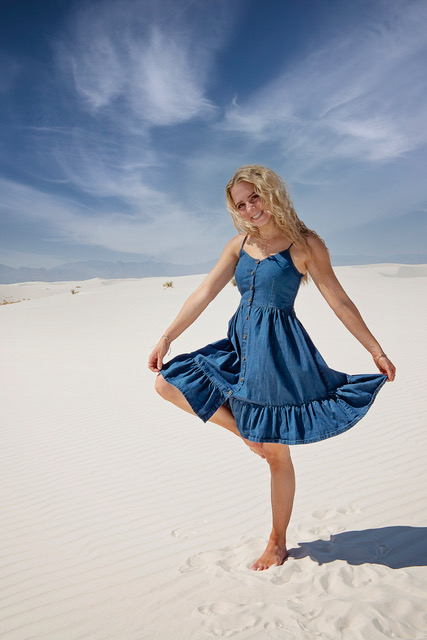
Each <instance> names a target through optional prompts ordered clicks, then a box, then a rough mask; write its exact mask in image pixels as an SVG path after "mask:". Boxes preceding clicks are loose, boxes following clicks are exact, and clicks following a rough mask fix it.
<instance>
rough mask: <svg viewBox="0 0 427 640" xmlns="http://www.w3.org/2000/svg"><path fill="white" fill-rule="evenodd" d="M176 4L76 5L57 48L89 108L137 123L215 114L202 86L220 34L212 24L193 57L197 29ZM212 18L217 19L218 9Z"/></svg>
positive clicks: (113, 2) (127, 0) (165, 1)
mask: <svg viewBox="0 0 427 640" xmlns="http://www.w3.org/2000/svg"><path fill="white" fill-rule="evenodd" d="M221 5H223V2H222V1H221V2H220V3H219V8H220V6H221ZM178 7H179V5H176V4H175V6H174V3H173V2H171V1H168V0H162V1H161V2H158V3H157V4H156V3H152V2H151V3H150V2H143V3H141V2H135V0H123V1H122V2H118V1H117V0H107V1H106V2H102V3H93V4H87V5H84V6H83V7H79V9H78V12H77V14H76V15H75V18H74V20H73V23H72V25H71V27H70V29H69V35H68V37H66V38H62V39H61V40H59V41H58V43H57V51H58V62H59V65H60V68H61V70H62V71H63V72H64V74H65V76H67V75H68V74H69V77H70V79H71V80H72V82H73V84H74V87H75V90H76V91H77V93H78V94H79V96H80V97H81V99H82V100H83V104H84V105H86V107H87V108H88V109H89V110H91V111H92V112H93V113H96V112H102V111H103V110H106V109H109V110H110V113H111V111H112V110H115V111H116V113H119V112H121V113H122V114H123V115H124V116H125V118H126V119H129V118H131V119H132V120H133V122H132V123H130V124H133V125H135V123H138V126H142V125H143V124H144V123H145V124H147V125H149V126H159V125H172V124H177V123H181V122H185V121H188V120H190V119H192V118H195V117H207V116H209V115H210V114H211V113H212V112H213V111H214V110H215V107H214V105H213V104H212V102H211V101H209V100H208V98H207V97H206V84H207V82H208V79H209V75H208V71H209V69H210V67H211V65H212V58H213V56H214V54H215V51H216V50H217V49H218V47H219V45H220V43H221V41H222V39H223V35H222V34H221V29H217V28H215V26H216V25H215V24H214V25H210V26H211V34H212V33H213V34H214V35H211V36H210V37H209V39H208V42H206V41H203V45H204V46H203V55H198V48H199V45H200V44H201V41H202V38H201V37H200V35H201V34H200V31H199V30H197V31H194V30H192V29H191V25H190V27H189V26H188V24H186V21H185V16H184V9H185V7H181V11H178V12H177V9H178ZM168 18H169V19H168ZM212 18H213V21H214V22H216V23H218V22H220V21H221V20H222V16H221V11H219V12H218V15H217V16H216V17H215V16H212Z"/></svg>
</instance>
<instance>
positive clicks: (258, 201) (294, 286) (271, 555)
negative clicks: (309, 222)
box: [149, 165, 395, 570]
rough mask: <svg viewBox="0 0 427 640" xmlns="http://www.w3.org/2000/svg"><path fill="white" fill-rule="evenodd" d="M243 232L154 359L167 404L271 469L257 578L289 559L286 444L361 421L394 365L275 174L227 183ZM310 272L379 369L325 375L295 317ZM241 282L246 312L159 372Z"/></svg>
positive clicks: (246, 170)
mask: <svg viewBox="0 0 427 640" xmlns="http://www.w3.org/2000/svg"><path fill="white" fill-rule="evenodd" d="M226 194H227V202H228V207H229V210H230V213H231V215H232V217H233V220H234V223H235V225H236V227H237V228H238V229H239V230H240V231H243V232H244V233H245V234H246V235H244V236H243V233H241V234H239V235H238V236H236V237H235V238H233V239H232V240H230V242H229V243H228V244H227V246H226V247H225V249H224V251H223V253H222V256H221V258H220V259H219V261H218V263H217V265H216V266H215V267H214V269H213V270H212V271H211V273H209V274H208V276H207V277H206V278H205V280H204V281H203V282H202V284H201V285H200V286H199V288H198V289H197V290H196V291H195V292H194V293H193V294H192V295H191V296H190V297H189V298H188V300H187V301H186V302H185V304H184V306H183V308H182V310H181V311H180V313H179V314H178V316H177V317H176V319H175V320H174V321H173V322H172V324H171V325H170V327H169V328H168V329H167V330H166V332H165V334H164V335H163V336H162V337H161V339H160V341H159V343H158V344H157V346H156V347H155V349H154V350H153V352H152V353H151V355H150V357H149V367H150V369H151V370H152V371H154V372H157V373H160V374H161V375H159V376H158V377H157V380H156V389H157V391H158V392H159V393H160V395H162V396H163V397H164V398H165V399H167V400H169V401H170V402H172V403H174V404H175V405H177V406H178V407H180V408H181V409H184V410H185V411H188V412H189V413H194V414H195V415H197V416H198V417H199V418H201V419H202V420H203V421H204V422H207V421H210V422H213V423H215V424H218V425H220V426H222V427H224V428H226V429H228V430H229V431H231V432H232V433H234V434H235V435H237V436H239V437H240V438H241V439H242V440H243V441H244V442H245V444H246V445H248V447H249V448H250V449H251V450H252V451H254V452H255V453H256V454H258V455H260V456H261V457H262V458H265V459H266V460H267V462H268V464H269V466H270V472H271V504H272V512H273V527H272V531H271V535H270V539H269V542H268V545H267V548H266V550H265V552H264V553H263V555H262V556H261V557H260V558H259V559H258V560H257V561H256V562H255V563H254V564H253V565H252V568H253V569H255V570H263V569H268V568H269V567H270V566H272V565H274V564H281V563H282V562H283V561H284V560H285V558H286V557H287V554H288V552H287V549H286V530H287V527H288V524H289V520H290V517H291V512H292V506H293V499H294V490H295V477H294V470H293V466H292V461H291V457H290V451H289V445H294V444H305V443H309V442H317V441H319V440H324V439H326V438H330V437H332V436H335V435H338V434H340V433H342V432H344V431H346V430H348V429H350V428H351V427H352V426H353V425H354V424H356V422H358V421H359V420H360V419H361V418H362V417H363V416H364V415H365V414H366V412H367V411H368V409H369V407H370V406H371V405H372V402H373V401H374V398H375V396H376V394H377V393H378V391H379V390H380V388H381V387H382V385H383V384H384V382H385V381H386V380H387V379H388V380H393V379H394V376H395V368H394V366H393V364H392V363H391V361H390V360H389V359H388V358H387V356H386V355H385V354H384V352H383V350H382V348H381V346H380V345H379V343H378V342H377V340H376V339H375V338H374V336H373V335H372V334H371V332H370V331H369V329H368V328H367V326H366V324H365V323H364V321H363V319H362V318H361V316H360V314H359V312H358V310H357V308H356V307H355V305H354V304H353V303H352V301H351V300H350V299H349V297H348V296H347V294H346V293H345V291H344V290H343V288H342V287H341V285H340V283H339V282H338V280H337V278H336V276H335V274H334V272H333V270H332V267H331V263H330V260H329V254H328V251H327V249H326V247H325V245H324V243H323V241H322V240H321V239H320V238H319V237H318V236H317V234H316V233H315V232H313V231H310V230H309V229H308V228H307V227H306V226H305V224H304V223H303V222H302V221H301V220H300V219H299V218H298V216H297V214H296V213H295V210H294V207H293V205H292V203H291V201H290V198H289V196H288V193H287V190H286V187H285V184H284V182H283V180H282V179H281V178H280V177H279V176H278V175H277V174H275V173H274V172H273V171H271V170H270V169H267V168H265V167H261V166H257V165H249V166H246V167H242V168H241V169H239V170H238V171H237V172H236V174H235V175H234V176H233V178H232V179H231V180H230V182H229V183H228V184H227V187H226ZM307 274H309V275H310V276H311V278H312V279H313V281H314V282H315V284H316V286H317V287H318V288H319V290H320V292H321V293H322V295H323V296H324V298H325V300H326V301H327V302H328V304H329V305H330V306H331V308H332V309H333V310H334V311H335V313H336V315H337V316H338V317H339V319H340V320H341V321H342V322H343V324H344V325H345V326H346V327H347V329H348V330H349V331H350V332H351V333H352V334H353V335H354V336H355V337H356V338H357V339H358V340H359V342H360V343H361V344H362V345H363V346H364V347H365V348H366V349H368V351H369V352H370V353H371V354H372V357H373V360H374V362H375V364H376V365H377V367H378V369H379V371H380V373H377V374H360V375H349V374H345V373H342V372H340V371H335V370H333V369H331V368H329V367H328V366H327V364H326V362H325V361H324V360H323V358H322V356H321V355H320V353H319V352H318V350H317V349H316V347H315V346H314V344H313V342H312V341H311V339H310V337H309V336H308V334H307V332H306V331H305V329H304V327H303V326H302V325H301V323H300V322H299V320H298V319H297V317H296V315H295V311H294V300H295V297H296V295H297V293H298V290H299V287H300V284H301V281H302V279H303V278H304V277H306V276H307ZM233 276H235V279H236V283H237V286H238V288H239V291H240V293H241V300H240V304H239V306H238V309H237V311H236V313H235V314H234V316H233V317H232V318H231V320H230V323H229V329H228V335H227V337H226V338H224V339H223V340H219V341H217V342H215V343H213V344H208V345H207V346H206V347H203V348H202V349H199V350H197V351H194V352H192V353H189V354H182V355H179V356H177V357H176V358H173V359H172V360H170V361H169V362H167V363H166V364H165V365H163V358H164V357H165V355H166V353H167V352H168V349H169V346H170V343H171V342H172V340H174V339H175V338H177V337H178V336H179V335H180V334H181V333H182V332H183V331H185V329H186V328H187V327H189V326H190V325H191V324H192V323H193V322H194V320H195V319H196V318H197V317H198V316H199V315H200V314H201V313H202V311H203V310H204V309H205V308H206V307H207V305H208V304H209V303H210V302H211V300H213V298H214V297H215V296H216V295H217V293H218V292H219V291H220V290H221V289H222V288H223V287H224V286H225V285H226V284H227V283H228V282H229V281H230V279H231V278H232V277H233Z"/></svg>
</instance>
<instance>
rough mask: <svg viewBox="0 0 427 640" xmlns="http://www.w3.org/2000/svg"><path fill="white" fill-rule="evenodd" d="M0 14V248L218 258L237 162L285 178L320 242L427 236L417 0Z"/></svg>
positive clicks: (92, 7) (383, 253) (369, 248)
mask: <svg viewBox="0 0 427 640" xmlns="http://www.w3.org/2000/svg"><path fill="white" fill-rule="evenodd" d="M0 16H1V19H0V116H1V117H0V131H1V134H0V151H1V153H0V262H2V263H3V264H7V265H10V266H15V267H17V266H35V267H40V266H44V267H51V266H54V265H57V264H60V263H64V262H73V261H77V260H91V259H96V260H109V261H118V260H121V261H142V260H147V259H153V260H157V261H171V262H176V263H184V264H189V263H196V262H202V261H205V260H210V259H212V258H215V256H217V255H219V253H220V251H221V249H222V247H223V245H224V244H225V243H226V242H227V240H228V239H229V238H230V237H232V235H234V233H235V231H234V227H233V226H232V223H231V221H230V218H229V215H228V213H227V212H226V209H225V198H224V186H225V184H226V182H227V181H228V179H229V178H230V176H231V175H232V174H233V172H234V170H235V169H236V168H237V167H238V166H240V165H242V164H248V163H261V164H265V165H267V166H270V167H271V168H272V169H274V170H275V171H277V172H278V173H280V174H281V175H282V176H283V177H284V178H285V180H286V181H287V182H288V184H289V185H290V189H291V193H292V195H293V199H294V202H295V206H296V209H297V212H298V213H299V215H300V217H301V218H302V219H303V220H304V221H305V222H306V224H307V225H308V226H309V227H311V228H314V229H316V230H317V231H318V232H319V233H320V235H322V236H323V237H324V238H325V240H326V242H327V244H328V246H329V247H330V250H331V253H332V255H350V256H351V255H368V256H379V257H381V258H383V257H385V258H387V257H391V256H394V255H396V254H406V255H408V256H409V257H410V256H412V255H418V254H426V253H427V251H426V239H427V233H426V218H427V206H426V203H427V197H426V196H427V194H426V191H427V180H426V177H425V172H426V165H427V163H426V156H427V151H426V143H427V126H426V115H427V108H426V107H427V74H426V71H425V69H426V68H427V38H426V33H427V2H426V1H425V0H422V1H412V0H352V1H347V0H336V1H335V0H283V1H271V0H270V1H268V0H263V1H258V0H102V1H100V2H97V1H92V0H86V1H85V0H38V1H35V0H33V1H30V0H20V1H19V2H16V1H15V0H2V3H1V8H0ZM409 259H410V258H409Z"/></svg>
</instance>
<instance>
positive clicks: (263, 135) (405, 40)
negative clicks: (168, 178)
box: [223, 2, 427, 167]
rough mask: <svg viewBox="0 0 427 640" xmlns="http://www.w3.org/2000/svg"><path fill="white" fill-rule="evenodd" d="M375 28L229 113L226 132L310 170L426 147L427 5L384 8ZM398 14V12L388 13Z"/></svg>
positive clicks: (327, 50) (324, 51) (356, 33)
mask: <svg viewBox="0 0 427 640" xmlns="http://www.w3.org/2000/svg"><path fill="white" fill-rule="evenodd" d="M379 6H381V7H383V8H384V7H387V8H388V10H387V15H385V14H384V15H378V20H377V23H376V24H375V28H372V24H370V25H369V26H366V25H362V26H355V28H354V29H353V30H352V32H351V33H343V34H342V35H340V36H338V37H335V38H333V39H331V40H330V41H329V42H328V44H327V45H325V46H324V47H322V48H318V49H317V50H316V51H312V52H311V53H310V54H309V55H307V56H306V57H305V58H303V59H302V60H301V61H300V62H299V63H298V64H296V65H293V66H292V67H289V66H286V67H285V68H284V69H283V71H282V73H281V74H280V75H279V77H277V78H276V79H275V80H274V81H272V82H270V83H269V84H268V85H266V86H265V87H263V88H261V89H259V88H258V89H257V92H256V94H254V95H253V96H252V97H251V98H250V99H249V100H248V101H247V102H246V103H243V104H240V103H239V102H238V101H235V102H234V103H233V104H232V105H231V106H230V107H229V108H228V109H227V112H226V116H225V121H224V124H223V126H224V127H225V128H226V129H227V130H233V131H236V132H241V133H242V134H252V135H253V136H254V137H255V138H257V139H258V140H259V141H260V142H263V141H267V140H269V139H271V136H272V133H273V132H274V134H275V135H276V136H277V138H278V140H279V141H281V143H282V145H283V149H286V153H287V154H292V155H296V156H299V157H300V158H301V157H304V158H305V163H306V166H307V167H310V166H313V165H315V164H317V163H319V162H324V161H325V160H330V159H340V158H350V159H355V160H358V161H361V162H366V161H371V162H375V161H381V162H383V161H387V160H390V159H393V158H396V157H398V156H399V155H401V154H404V153H406V152H408V151H411V150H413V149H416V148H418V147H419V146H420V145H423V144H425V143H426V142H427V131H426V128H425V126H424V119H425V114H424V113H423V109H421V108H420V105H425V103H426V99H427V84H426V83H425V81H423V78H425V71H424V69H425V64H426V58H427V41H426V38H425V34H426V31H427V5H426V4H425V3H424V2H408V3H404V4H403V3H395V2H393V3H387V4H386V5H379ZM393 8H394V9H396V11H397V9H399V11H397V12H396V14H393V11H392V10H390V9H393Z"/></svg>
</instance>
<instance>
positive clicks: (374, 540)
mask: <svg viewBox="0 0 427 640" xmlns="http://www.w3.org/2000/svg"><path fill="white" fill-rule="evenodd" d="M298 544H299V548H295V549H290V550H289V555H290V556H291V557H293V558H297V559H299V558H306V557H307V556H309V557H310V558H311V559H312V560H315V561H316V562H318V563H319V564H325V563H326V562H333V561H334V560H345V561H346V562H348V563H349V564H353V565H358V564H364V563H370V564H382V565H385V566H386V567H390V568H391V569H402V568H404V567H424V566H427V527H383V528H381V529H365V530H364V531H345V532H344V533H337V534H336V535H331V538H330V540H328V541H325V540H314V541H313V542H300V543H298Z"/></svg>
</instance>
